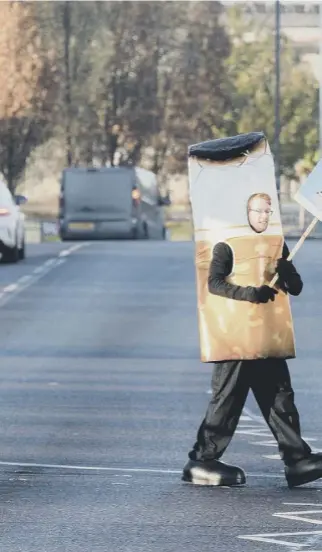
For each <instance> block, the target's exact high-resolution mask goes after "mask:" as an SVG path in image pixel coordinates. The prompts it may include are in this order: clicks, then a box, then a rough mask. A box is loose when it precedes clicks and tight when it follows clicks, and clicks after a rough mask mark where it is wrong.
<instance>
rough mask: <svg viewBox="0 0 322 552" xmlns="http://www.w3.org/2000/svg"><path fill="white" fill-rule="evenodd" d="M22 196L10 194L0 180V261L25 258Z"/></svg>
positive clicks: (23, 198) (23, 200)
mask: <svg viewBox="0 0 322 552" xmlns="http://www.w3.org/2000/svg"><path fill="white" fill-rule="evenodd" d="M26 201H27V200H26V198H25V197H24V196H21V195H20V196H12V194H11V192H10V190H9V188H8V187H7V185H6V184H5V183H4V182H3V181H1V180H0V254H1V261H4V262H9V263H16V262H17V261H19V260H20V259H24V258H25V215H24V214H23V213H22V212H21V211H20V208H19V205H22V204H23V203H25V202H26Z"/></svg>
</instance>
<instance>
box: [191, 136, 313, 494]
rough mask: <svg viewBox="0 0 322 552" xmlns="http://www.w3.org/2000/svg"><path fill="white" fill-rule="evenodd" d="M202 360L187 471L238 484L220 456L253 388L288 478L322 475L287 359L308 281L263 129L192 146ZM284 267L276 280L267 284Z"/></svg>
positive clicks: (297, 480)
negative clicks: (208, 393)
mask: <svg viewBox="0 0 322 552" xmlns="http://www.w3.org/2000/svg"><path fill="white" fill-rule="evenodd" d="M188 165H189V181H190V197H191V205H192V215H193V223H194V231H195V262H196V274H197V299H198V316H199V330H200V345H201V360H202V361H204V362H213V363H214V368H213V375H212V397H211V400H210V403H209V405H208V408H207V411H206V415H205V417H204V419H203V420H202V423H201V425H200V427H199V429H198V431H197V439H196V442H195V444H194V446H193V448H192V450H191V451H190V452H189V454H188V456H189V461H188V462H187V464H186V465H185V467H184V469H183V475H182V479H183V480H184V481H186V482H190V483H195V484H203V485H217V486H218V485H240V484H243V483H245V481H246V476H245V473H244V471H243V470H242V468H239V467H238V466H230V465H227V464H225V463H224V462H222V461H221V457H222V455H223V454H224V452H225V450H226V449H227V447H228V446H229V443H230V441H231V439H232V437H233V435H234V432H235V430H236V427H237V425H238V421H239V419H240V416H241V414H242V411H243V408H244V405H245V403H246V400H247V396H248V392H249V390H252V392H253V395H254V397H255V400H256V402H257V404H258V406H259V408H260V410H261V412H262V414H263V417H264V419H265V421H266V423H267V425H268V426H269V428H270V430H271V432H272V434H273V436H274V438H275V439H276V442H277V445H278V449H279V452H280V456H281V460H282V461H283V462H284V466H285V468H284V469H285V477H286V479H287V483H288V485H289V487H292V486H297V485H302V484H303V483H307V482H309V481H314V480H315V479H318V478H319V477H322V454H313V453H312V451H311V449H310V447H309V445H308V444H307V443H306V442H305V441H304V440H303V439H302V437H301V429H300V420H299V414H298V411H297V408H296V405H295V403H294V392H293V389H292V384H291V378H290V373H289V369H288V365H287V362H286V359H287V358H294V356H295V345H294V332H293V324H292V316H291V310H290V302H289V295H293V296H298V295H299V294H300V293H301V291H302V288H303V282H302V279H301V276H300V274H299V273H298V272H297V270H296V268H295V266H294V265H293V263H292V262H291V261H290V260H288V255H289V250H288V247H287V245H286V243H285V242H284V237H283V231H282V225H281V219H280V214H279V205H278V197H277V191H276V186H275V171H274V161H273V157H272V155H271V152H270V148H269V145H268V142H267V139H266V137H265V135H264V134H263V133H250V134H246V135H239V136H235V137H233V138H227V139H221V140H210V141H208V142H203V143H201V144H196V145H193V146H191V147H190V148H189V161H188ZM275 273H277V274H278V280H277V284H276V286H275V287H273V286H271V285H269V284H270V283H271V281H272V279H273V277H274V276H275Z"/></svg>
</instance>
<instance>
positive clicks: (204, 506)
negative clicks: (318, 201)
mask: <svg viewBox="0 0 322 552" xmlns="http://www.w3.org/2000/svg"><path fill="white" fill-rule="evenodd" d="M289 245H290V246H292V243H289ZM296 261H297V263H296V264H297V267H298V269H299V270H300V271H301V273H302V276H303V279H304V282H305V288H304V291H303V293H302V295H301V296H300V297H299V298H294V299H292V306H293V315H294V321H295V329H296V336H297V353H298V357H297V359H296V360H293V361H290V368H291V371H292V376H293V384H294V387H295V392H296V401H297V405H298V408H299V410H300V413H301V418H302V429H303V433H304V436H305V437H306V438H308V439H311V441H310V442H311V444H312V446H313V447H314V448H316V449H319V448H320V450H322V417H321V414H320V405H321V394H322V370H321V360H320V356H321V354H320V353H321V344H320V336H321V329H322V301H321V289H320V286H321V282H322V242H320V241H317V240H312V241H307V242H306V243H305V245H304V246H303V248H302V250H301V251H300V252H299V254H298V256H297V259H296ZM0 320H1V328H2V331H1V336H0V357H1V368H2V369H1V380H0V382H1V385H0V405H1V407H0V442H1V453H0V481H1V525H0V527H1V528H0V531H1V536H0V543H1V551H2V550H3V551H4V552H20V551H21V552H84V551H85V552H87V551H88V552H114V551H117V552H160V551H162V552H181V551H184V552H195V551H198V552H200V551H202V552H208V551H209V552H210V551H211V552H213V551H215V552H258V551H260V552H261V551H263V552H265V551H267V552H274V551H279V550H291V551H295V550H305V551H307V552H313V551H315V552H317V551H321V550H322V527H321V524H322V495H321V493H322V481H321V482H318V483H315V484H311V485H307V486H306V487H302V488H299V489H294V490H292V491H290V490H288V488H287V487H286V483H285V480H284V476H283V466H282V463H281V461H280V460H279V459H278V458H277V457H276V454H277V448H276V445H275V443H274V442H273V441H272V438H271V435H270V432H269V431H268V430H267V428H266V426H265V425H264V424H263V421H262V419H261V418H260V415H259V411H258V408H257V406H256V405H255V404H254V401H253V399H252V398H251V397H250V398H249V401H248V403H247V408H246V409H245V411H244V413H243V417H242V419H241V422H240V425H239V428H238V432H237V434H236V436H235V438H234V439H233V442H232V444H231V446H230V447H229V449H228V451H227V453H226V455H225V460H226V461H227V462H231V463H236V464H239V465H241V466H242V467H243V468H244V469H245V471H246V472H247V474H248V481H247V485H246V486H245V487H243V488H233V489H229V488H214V487H212V488H209V487H197V486H190V485H189V484H185V483H183V482H182V481H181V470H182V467H183V465H184V463H185V462H186V458H187V452H188V450H189V449H190V447H191V445H192V444H193V442H194V439H195V433H196V430H197V427H198V425H199V423H200V421H201V418H202V416H203V414H204V412H205V409H206V406H207V403H208V400H209V384H210V367H209V366H208V365H204V364H201V363H200V361H199V344H198V327H197V318H196V298H195V283H194V265H193V244H191V243H188V242H186V243H179V242H173V243H167V242H133V243H127V242H107V243H101V242H97V243H95V242H94V243H87V244H83V243H73V244H66V243H62V244H61V243H51V244H50V243H49V244H39V245H36V244H35V245H29V247H28V250H27V259H26V260H25V261H24V262H22V263H19V264H18V265H0Z"/></svg>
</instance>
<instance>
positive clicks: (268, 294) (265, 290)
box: [255, 286, 278, 303]
mask: <svg viewBox="0 0 322 552" xmlns="http://www.w3.org/2000/svg"><path fill="white" fill-rule="evenodd" d="M277 293H278V291H277V290H276V289H274V288H271V287H270V286H261V287H259V288H255V303H268V301H275V295H276V294H277Z"/></svg>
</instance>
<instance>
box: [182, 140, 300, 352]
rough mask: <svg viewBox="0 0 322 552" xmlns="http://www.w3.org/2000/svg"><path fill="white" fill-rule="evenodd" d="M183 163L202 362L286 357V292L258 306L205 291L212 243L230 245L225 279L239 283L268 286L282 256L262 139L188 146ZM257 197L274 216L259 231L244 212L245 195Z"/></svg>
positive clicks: (289, 330)
mask: <svg viewBox="0 0 322 552" xmlns="http://www.w3.org/2000/svg"><path fill="white" fill-rule="evenodd" d="M245 151H247V154H246V155H245ZM188 166H189V182H190V199H191V206H192V216H193V223H194V233H195V247H196V249H195V261H196V271H197V274H196V276H197V294H198V314H199V332H200V347H201V359H202V361H204V362H212V361H221V360H228V359H236V360H237V359H245V360H246V359H256V358H268V357H282V358H293V357H294V356H295V344H294V333H293V323H292V315H291V310H290V303H289V298H288V296H287V295H286V294H282V293H279V294H278V295H277V296H276V300H275V301H274V302H271V303H270V304H269V305H263V304H250V303H248V302H245V301H234V300H233V299H227V298H223V297H218V296H214V295H212V294H211V293H209V291H208V272H209V265H210V262H211V258H212V252H213V248H214V246H215V245H216V243H218V242H225V243H226V244H228V245H229V246H230V248H231V250H232V253H233V259H234V262H233V270H232V273H231V275H230V276H229V281H230V282H231V283H233V284H237V285H240V286H261V285H264V284H269V282H270V281H271V280H272V278H273V276H274V275H275V272H276V262H277V260H278V259H279V258H280V257H281V256H282V249H283V243H284V237H283V230H282V225H281V218H280V212H279V204H278V196H277V190H276V185H275V173H274V161H273V158H272V155H271V151H270V148H269V144H268V142H267V140H266V138H265V136H264V135H263V134H262V133H251V134H247V135H242V136H237V137H234V138H228V139H222V140H212V141H209V142H203V143H202V144H197V145H194V146H191V147H190V148H189V163H188ZM257 193H265V194H267V195H268V196H270V198H271V205H272V212H273V213H272V216H271V217H270V220H269V223H268V227H267V229H266V230H265V231H264V232H262V233H260V234H256V233H255V232H254V231H253V230H252V228H251V227H250V224H249V222H248V212H247V206H248V201H249V198H250V197H251V196H252V195H253V194H257ZM254 252H255V253H256V255H255V256H254Z"/></svg>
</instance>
